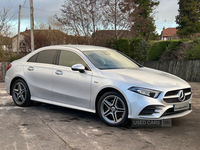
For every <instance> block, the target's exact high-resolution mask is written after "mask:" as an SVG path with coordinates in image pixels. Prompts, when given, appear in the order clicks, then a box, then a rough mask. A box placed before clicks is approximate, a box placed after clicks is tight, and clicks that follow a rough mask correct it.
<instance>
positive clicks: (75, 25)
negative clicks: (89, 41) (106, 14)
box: [55, 0, 101, 38]
mask: <svg viewBox="0 0 200 150" xmlns="http://www.w3.org/2000/svg"><path fill="white" fill-rule="evenodd" d="M100 7H101V4H100V1H98V0H65V3H64V5H62V8H61V11H62V14H61V17H58V16H57V15H56V16H55V18H56V19H57V20H58V21H59V22H61V23H62V24H63V25H65V26H66V27H67V29H68V30H69V31H72V34H75V35H78V36H86V37H88V38H89V37H90V36H91V34H92V33H94V32H95V31H96V30H97V27H98V23H99V22H100V20H101V12H100Z"/></svg>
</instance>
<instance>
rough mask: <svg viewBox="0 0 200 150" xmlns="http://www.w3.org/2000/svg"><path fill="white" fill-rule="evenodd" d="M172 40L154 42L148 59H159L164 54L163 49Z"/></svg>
mask: <svg viewBox="0 0 200 150" xmlns="http://www.w3.org/2000/svg"><path fill="white" fill-rule="evenodd" d="M168 44H170V41H161V42H156V43H154V44H153V45H152V46H151V48H150V50H149V53H148V58H147V59H148V61H158V60H159V57H160V56H161V55H162V54H163V51H165V50H166V48H167V46H168Z"/></svg>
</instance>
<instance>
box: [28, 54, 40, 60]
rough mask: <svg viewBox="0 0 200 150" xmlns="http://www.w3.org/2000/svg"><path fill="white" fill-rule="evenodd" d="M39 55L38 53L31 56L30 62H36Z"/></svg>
mask: <svg viewBox="0 0 200 150" xmlns="http://www.w3.org/2000/svg"><path fill="white" fill-rule="evenodd" d="M37 55H38V53H37V54H35V55H33V56H32V57H31V58H29V60H28V62H36V59H37Z"/></svg>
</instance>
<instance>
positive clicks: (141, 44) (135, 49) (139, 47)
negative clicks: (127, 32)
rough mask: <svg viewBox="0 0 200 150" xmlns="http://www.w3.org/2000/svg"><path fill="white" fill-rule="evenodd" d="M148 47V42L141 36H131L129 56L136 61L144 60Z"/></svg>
mask: <svg viewBox="0 0 200 150" xmlns="http://www.w3.org/2000/svg"><path fill="white" fill-rule="evenodd" d="M149 49H150V43H149V42H148V41H145V40H143V39H142V38H133V39H131V40H130V50H131V58H132V59H134V60H136V61H144V60H146V59H147V54H148V52H149Z"/></svg>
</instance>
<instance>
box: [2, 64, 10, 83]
mask: <svg viewBox="0 0 200 150" xmlns="http://www.w3.org/2000/svg"><path fill="white" fill-rule="evenodd" d="M8 65H9V62H0V82H1V81H5V75H6V68H7V66H8Z"/></svg>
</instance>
